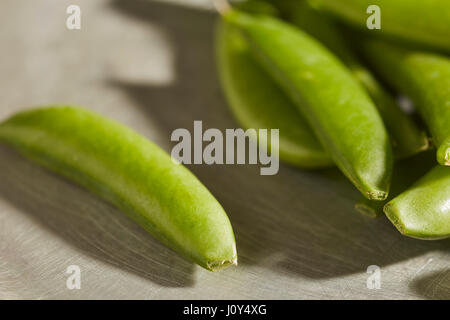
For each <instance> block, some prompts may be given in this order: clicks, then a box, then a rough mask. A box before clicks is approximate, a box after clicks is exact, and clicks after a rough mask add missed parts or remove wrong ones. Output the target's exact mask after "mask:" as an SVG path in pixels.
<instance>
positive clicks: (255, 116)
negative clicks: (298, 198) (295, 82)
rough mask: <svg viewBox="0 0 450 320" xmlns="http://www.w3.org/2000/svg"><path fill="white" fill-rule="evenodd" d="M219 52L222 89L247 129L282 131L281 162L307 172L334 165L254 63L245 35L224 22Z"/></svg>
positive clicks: (219, 30) (219, 33) (220, 28)
mask: <svg viewBox="0 0 450 320" xmlns="http://www.w3.org/2000/svg"><path fill="white" fill-rule="evenodd" d="M216 51H217V61H218V68H219V76H220V80H221V84H222V88H223V90H224V93H225V96H226V98H227V100H228V103H229V106H230V108H231V110H232V112H233V114H234V115H235V117H236V118H237V120H238V121H239V123H240V124H241V125H242V126H243V127H244V128H255V129H266V128H267V129H271V128H275V129H279V130H280V141H279V151H280V159H281V160H283V161H285V162H287V163H290V164H292V165H295V166H299V167H302V168H308V169H313V168H320V167H326V166H332V165H334V163H333V160H331V158H330V156H329V155H328V153H327V152H325V151H324V149H323V148H322V146H321V145H320V142H319V141H318V140H317V138H316V137H315V136H314V134H313V133H312V130H311V127H310V126H309V124H308V123H307V122H306V120H305V119H304V118H303V117H302V116H301V114H300V113H299V112H298V110H297V109H296V108H295V106H294V105H293V104H292V102H291V101H290V100H289V98H288V97H287V96H286V95H285V94H284V92H282V91H281V89H280V88H279V86H278V85H277V84H276V83H275V82H274V81H273V80H272V79H271V78H270V76H269V75H268V74H267V73H266V72H265V71H264V70H263V69H262V68H261V66H259V65H258V64H257V63H256V62H255V60H254V58H253V56H252V55H251V52H250V48H249V46H248V43H247V42H246V41H245V39H244V38H243V37H242V35H241V34H240V33H239V32H238V31H237V30H236V29H235V28H234V27H233V26H231V25H229V24H227V23H225V22H223V21H220V23H219V24H218V26H217V30H216ZM269 142H270V141H266V143H269Z"/></svg>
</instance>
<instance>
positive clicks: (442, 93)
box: [362, 39, 450, 165]
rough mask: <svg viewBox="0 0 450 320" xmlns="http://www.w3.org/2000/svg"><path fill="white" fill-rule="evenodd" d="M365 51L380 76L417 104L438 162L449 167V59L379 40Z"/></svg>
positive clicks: (368, 43) (366, 44)
mask: <svg viewBox="0 0 450 320" xmlns="http://www.w3.org/2000/svg"><path fill="white" fill-rule="evenodd" d="M362 49H363V52H364V54H365V56H366V58H367V60H368V61H369V62H370V63H371V64H372V65H373V67H374V69H375V70H377V72H378V73H379V74H380V76H382V77H383V78H384V79H385V80H386V82H388V83H390V84H391V85H392V86H393V87H395V88H396V89H397V90H398V91H400V92H402V93H404V94H405V95H407V96H409V97H410V98H411V99H412V100H413V101H414V103H415V106H416V108H417V109H418V110H419V113H420V114H421V116H422V118H423V119H424V120H425V123H426V125H427V126H428V128H429V129H430V132H431V136H432V139H433V143H434V144H435V145H436V147H437V149H438V150H437V161H438V162H439V164H441V165H450V125H449V124H450V58H447V57H444V56H440V55H437V54H433V53H428V52H420V51H415V50H409V49H404V48H400V47H397V46H395V45H393V44H391V43H387V42H383V41H381V40H377V39H370V40H365V41H364V42H363V45H362Z"/></svg>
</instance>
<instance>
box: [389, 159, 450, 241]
mask: <svg viewBox="0 0 450 320" xmlns="http://www.w3.org/2000/svg"><path fill="white" fill-rule="evenodd" d="M384 212H385V213H386V216H387V217H388V218H389V220H390V221H391V222H392V223H393V224H394V226H395V227H396V228H397V229H398V231H400V232H401V233H402V234H403V235H406V236H409V237H413V238H417V239H425V240H437V239H443V238H448V237H450V168H448V167H445V166H436V167H434V168H433V169H432V170H431V171H430V172H428V173H427V174H426V175H425V176H424V177H422V178H421V179H420V180H419V181H417V182H416V183H415V184H414V185H413V186H412V187H411V188H410V189H408V190H406V191H405V192H403V193H402V194H400V195H399V196H398V197H396V198H394V199H393V200H391V201H389V202H388V203H387V204H386V205H385V207H384Z"/></svg>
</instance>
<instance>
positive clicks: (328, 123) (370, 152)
mask: <svg viewBox="0 0 450 320" xmlns="http://www.w3.org/2000/svg"><path fill="white" fill-rule="evenodd" d="M224 16H225V19H226V20H227V21H229V22H230V23H231V24H233V25H235V26H236V27H237V28H239V29H240V31H241V32H242V33H243V34H244V35H245V37H246V38H247V40H248V41H249V42H250V44H251V48H252V52H253V53H254V56H255V57H257V58H258V60H259V61H260V63H261V65H262V66H263V67H264V68H265V70H266V71H267V72H268V73H270V74H271V75H272V77H273V78H274V79H275V80H276V81H277V82H278V84H279V85H280V86H281V87H282V88H283V89H284V90H285V92H286V93H287V94H288V96H289V97H290V98H291V99H292V101H293V102H294V104H295V106H296V107H297V108H298V109H299V110H300V111H301V112H302V113H303V115H304V116H305V118H306V119H307V121H308V122H309V124H310V125H311V127H312V129H313V130H314V132H315V134H316V136H317V137H318V138H319V141H320V142H321V144H322V145H323V146H324V147H325V148H326V150H327V151H328V152H329V153H330V155H331V157H332V159H333V160H334V162H335V163H336V164H337V166H338V167H339V168H340V169H341V170H342V172H343V173H344V174H345V175H346V176H347V177H348V178H349V179H350V180H351V181H352V182H353V184H354V185H355V186H356V187H357V188H358V189H359V190H360V191H361V192H362V194H363V195H365V196H366V197H367V198H369V199H374V200H383V199H386V197H387V195H388V192H389V183H390V177H391V171H392V151H391V144H390V142H389V136H388V134H387V132H386V130H385V128H384V125H383V121H382V120H381V118H380V116H379V114H378V112H377V110H376V107H375V106H374V104H373V103H372V101H371V100H370V98H369V97H368V96H367V94H366V93H365V92H364V89H363V88H362V87H361V86H360V85H359V84H358V82H357V81H356V80H355V79H354V78H353V77H352V75H351V74H350V72H349V71H348V69H346V68H345V66H343V65H342V64H341V62H340V61H339V60H338V59H337V58H336V57H335V56H334V55H333V54H331V53H330V52H329V51H328V50H327V49H326V48H325V47H323V46H322V45H321V44H320V43H319V42H317V41H316V40H314V39H313V38H311V37H310V36H309V35H307V34H306V33H304V32H302V31H301V30H299V29H298V28H295V27H292V26H290V25H288V24H286V23H283V22H282V21H279V20H277V19H275V18H271V17H267V16H257V15H254V16H252V15H248V14H245V13H241V12H238V11H235V10H230V11H228V12H226V13H224Z"/></svg>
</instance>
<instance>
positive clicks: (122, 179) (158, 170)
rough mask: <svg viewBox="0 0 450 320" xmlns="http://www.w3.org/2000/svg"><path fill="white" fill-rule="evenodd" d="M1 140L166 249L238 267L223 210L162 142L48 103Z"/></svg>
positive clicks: (1, 132) (207, 263)
mask: <svg viewBox="0 0 450 320" xmlns="http://www.w3.org/2000/svg"><path fill="white" fill-rule="evenodd" d="M0 141H1V142H4V143H6V144H8V145H10V146H12V147H14V148H15V149H17V150H18V151H19V152H20V153H22V154H23V155H25V156H26V157H28V158H29V159H31V160H33V161H35V162H37V163H38V164H40V165H42V166H44V167H46V168H48V169H50V170H52V171H54V172H56V173H59V174H61V175H63V176H65V177H66V178H69V179H70V180H72V181H74V182H76V183H78V184H80V185H81V186H83V187H86V188H87V189H89V190H91V191H93V192H94V193H96V194H97V195H99V196H100V197H102V198H103V199H105V200H107V201H109V202H110V203H112V204H114V205H115V206H116V207H118V208H119V209H121V210H122V211H123V212H125V213H126V214H127V215H129V216H130V217H131V218H132V219H134V220H135V221H136V222H138V223H139V224H140V225H141V226H142V227H143V228H144V229H146V230H147V231H148V232H149V233H151V234H152V235H153V236H154V237H156V238H157V239H159V240H160V241H162V242H163V243H164V244H166V245H167V246H169V247H171V248H172V249H174V250H175V251H177V252H179V253H181V254H182V255H184V256H186V257H189V258H191V259H192V260H193V261H195V262H196V263H198V264H199V265H201V266H202V267H204V268H206V269H208V270H211V271H215V270H218V269H220V268H222V267H226V266H228V265H231V264H236V261H237V255H236V246H235V240H234V234H233V230H232V228H231V224H230V222H229V220H228V217H227V215H226V213H225V212H224V210H223V208H222V207H221V206H220V204H219V203H218V202H217V200H216V199H215V198H214V197H213V196H212V195H211V193H210V192H209V191H208V190H207V189H206V187H205V186H203V184H202V183H201V182H200V181H199V180H198V179H197V178H196V177H195V176H194V175H193V174H192V173H191V172H190V171H189V170H188V169H187V168H185V167H184V166H183V165H181V164H176V163H175V162H173V161H172V160H171V157H170V156H169V155H168V154H166V153H165V152H164V151H163V150H162V149H160V148H159V147H158V146H157V145H155V144H153V143H152V142H150V141H149V140H147V139H145V138H144V137H142V136H140V135H139V134H137V133H135V132H134V131H132V130H130V129H128V128H127V127H125V126H122V125H121V124H119V123H116V122H113V121H111V120H108V119H105V118H103V117H101V116H99V115H97V114H95V113H93V112H90V111H87V110H84V109H82V108H77V107H68V106H65V107H48V108H40V109H35V110H30V111H25V112H21V113H18V114H16V115H14V116H12V117H11V118H9V119H7V120H6V121H4V122H2V123H1V124H0Z"/></svg>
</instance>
